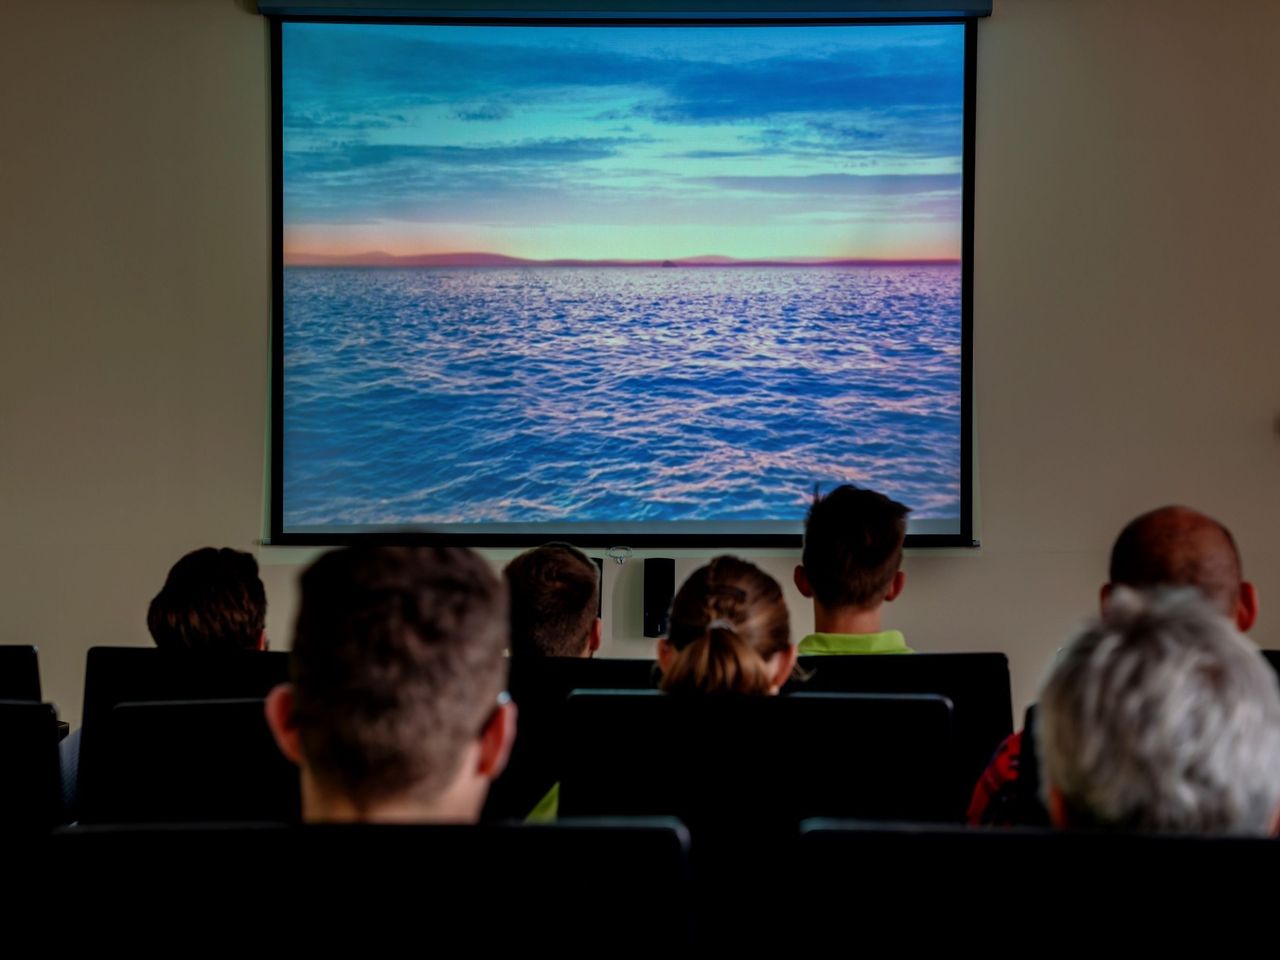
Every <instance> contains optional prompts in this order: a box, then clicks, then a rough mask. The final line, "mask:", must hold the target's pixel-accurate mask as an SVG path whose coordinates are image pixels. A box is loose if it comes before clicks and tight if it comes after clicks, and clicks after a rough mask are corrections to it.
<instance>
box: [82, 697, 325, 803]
mask: <svg viewBox="0 0 1280 960" xmlns="http://www.w3.org/2000/svg"><path fill="white" fill-rule="evenodd" d="M106 724H107V726H106V728H105V733H106V737H105V738H104V739H103V740H101V741H100V743H99V746H100V747H101V749H102V750H103V751H104V752H103V754H102V761H103V763H104V764H105V765H106V766H107V767H109V768H110V771H111V776H110V777H108V778H106V779H105V780H104V782H103V784H102V787H101V789H100V790H99V792H98V795H97V798H96V801H97V802H96V803H95V805H94V807H93V809H92V811H91V812H90V814H89V815H86V816H85V818H84V819H85V820H86V822H91V821H92V822H107V823H163V822H201V821H215V820H218V821H234V820H249V821H282V822H288V821H294V820H296V819H298V815H299V803H300V801H299V793H298V771H297V768H296V767H294V765H293V764H292V763H290V762H289V761H288V760H287V759H285V757H284V756H283V755H282V754H281V753H280V751H279V749H278V748H277V747H276V744H275V741H274V739H273V738H272V736H271V731H270V729H269V728H268V727H267V723H266V718H265V715H264V713H263V704H262V701H261V700H190V701H176V702H164V701H161V702H156V703H122V704H120V705H119V706H117V707H116V708H115V710H113V711H112V715H111V716H110V717H109V718H108V719H107V721H106Z"/></svg>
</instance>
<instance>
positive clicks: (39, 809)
mask: <svg viewBox="0 0 1280 960" xmlns="http://www.w3.org/2000/svg"><path fill="white" fill-rule="evenodd" d="M62 822H63V810H62V779H61V771H60V768H59V763H58V729H57V715H56V713H55V712H54V709H53V707H52V706H51V705H50V704H47V703H31V702H29V701H17V700H3V701H0V831H3V832H4V833H9V834H11V833H22V832H29V831H39V830H48V829H50V828H51V827H54V826H56V825H57V824H59V823H62Z"/></svg>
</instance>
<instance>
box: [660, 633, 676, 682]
mask: <svg viewBox="0 0 1280 960" xmlns="http://www.w3.org/2000/svg"><path fill="white" fill-rule="evenodd" d="M675 655H676V648H675V647H673V646H672V645H671V641H670V640H668V639H667V638H666V637H663V638H662V639H660V640H659V641H658V669H659V670H661V671H662V672H663V673H667V672H668V671H670V669H671V660H672V659H673V658H674V657H675Z"/></svg>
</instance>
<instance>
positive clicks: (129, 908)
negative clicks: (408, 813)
mask: <svg viewBox="0 0 1280 960" xmlns="http://www.w3.org/2000/svg"><path fill="white" fill-rule="evenodd" d="M47 846H48V852H49V855H48V856H47V857H46V860H47V861H48V867H47V869H49V871H50V872H51V874H52V876H54V877H57V878H68V877H73V878H76V888H77V889H83V890H84V891H86V892H87V893H86V895H85V896H84V897H83V898H77V901H76V923H78V924H82V923H86V922H90V923H91V922H93V920H94V919H95V918H105V919H106V920H107V921H108V922H107V923H105V924H104V925H103V927H102V928H101V929H100V930H98V929H95V937H97V936H101V937H102V942H100V943H99V942H95V946H96V948H98V949H102V948H103V947H109V946H118V945H121V943H123V944H124V945H127V946H129V947H131V948H132V949H131V950H130V952H131V953H137V952H139V948H146V947H155V946H167V947H171V946H172V945H173V944H172V943H171V942H169V941H170V938H171V937H173V936H176V937H177V938H178V940H177V941H176V942H178V943H185V944H188V945H190V944H192V943H198V944H199V946H200V947H201V950H202V952H203V950H204V949H205V948H207V947H208V946H210V944H211V943H216V944H217V945H218V946H219V947H221V946H222V945H223V943H224V942H225V941H226V940H231V941H232V942H233V943H234V942H236V941H238V942H239V945H240V947H241V948H243V945H244V943H245V939H246V938H247V937H251V938H252V942H253V943H256V944H259V945H261V944H263V943H274V942H276V941H280V940H283V941H284V942H283V943H282V944H281V945H282V946H288V947H290V949H291V950H297V949H299V947H300V946H306V947H308V948H310V947H317V946H318V947H323V948H325V949H326V950H327V951H330V952H331V951H333V950H334V949H335V947H336V946H338V945H340V944H341V945H344V946H348V945H356V946H358V947H359V952H358V954H357V955H377V954H378V953H383V952H389V951H391V950H395V951H396V952H402V951H403V950H404V948H405V945H406V944H413V945H416V947H415V948H416V949H420V950H421V951H423V952H425V953H426V954H428V955H440V956H452V955H465V954H466V953H474V954H477V955H480V954H481V953H483V952H487V951H488V950H490V949H493V948H497V947H506V948H512V947H518V948H521V949H522V950H523V951H524V952H528V951H529V950H530V948H531V947H532V946H533V945H535V944H537V945H543V946H549V945H554V946H555V948H556V949H557V950H558V951H563V950H570V951H573V952H577V951H580V950H581V951H585V950H586V949H591V950H592V951H593V952H601V953H608V952H612V950H613V948H614V947H615V946H616V945H620V944H625V945H626V949H627V950H628V951H629V950H630V949H632V948H634V947H636V946H641V945H643V946H648V947H660V946H668V947H680V946H682V945H685V944H687V942H688V940H689V925H688V920H687V917H688V904H689V901H690V897H689V893H688V889H687V887H688V873H687V863H686V858H687V849H688V841H687V836H686V834H685V832H684V830H683V828H682V827H681V826H680V825H679V824H676V823H673V822H671V821H654V820H650V821H643V822H617V821H615V822H600V823H590V824H572V823H566V824H556V825H551V826H540V827H534V826H530V827H524V826H481V827H460V826H370V825H355V826H327V827H279V828H269V827H266V828H264V827H249V826H244V827H226V826H219V827H205V828H203V829H196V828H192V827H182V828H151V829H147V828H101V827H98V828H72V829H69V830H65V831H61V832H60V833H58V834H56V835H54V836H53V837H51V838H50V840H49V843H48V845H47ZM51 888H52V886H51ZM43 893H44V895H45V896H48V890H47V889H46V890H45V891H43ZM654 898H659V899H660V900H661V901H662V907H661V911H660V913H657V914H655V912H654V911H652V910H647V909H645V908H644V905H645V904H646V903H649V902H652V901H653V900H654ZM113 936H114V938H116V939H113ZM193 938H194V939H193ZM141 952H142V953H143V954H144V955H145V954H147V953H150V952H152V951H151V950H148V949H142V951H141Z"/></svg>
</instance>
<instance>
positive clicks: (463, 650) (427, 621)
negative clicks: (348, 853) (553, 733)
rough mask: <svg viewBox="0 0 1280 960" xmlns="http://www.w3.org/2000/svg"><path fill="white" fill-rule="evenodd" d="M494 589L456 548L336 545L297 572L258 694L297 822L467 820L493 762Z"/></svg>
mask: <svg viewBox="0 0 1280 960" xmlns="http://www.w3.org/2000/svg"><path fill="white" fill-rule="evenodd" d="M508 637H509V624H508V609H507V596H506V588H505V586H504V584H503V583H502V581H501V580H500V579H499V578H498V577H497V576H496V575H495V574H494V573H493V571H492V570H491V569H490V568H489V566H488V564H486V563H485V561H484V560H483V559H481V558H480V556H479V555H477V554H475V553H473V552H472V551H470V550H465V549H459V548H447V549H446V548H414V547H361V548H348V549H344V550H337V551H334V552H332V553H329V554H326V555H325V556H323V557H321V558H320V559H319V560H317V561H316V562H315V563H314V564H312V566H311V567H310V568H309V569H308V570H307V571H306V572H305V573H304V574H303V575H302V580H301V599H300V608H299V611H298V619H297V624H296V627H295V631H294V639H293V649H292V671H291V672H292V682H291V683H288V684H284V685H281V686H279V687H277V688H276V689H275V690H273V691H272V692H271V694H270V695H269V696H268V698H267V720H268V723H269V724H270V726H271V729H272V732H273V733H274V734H275V737H276V741H277V743H279V745H280V749H281V751H282V752H283V753H284V754H285V756H287V757H288V758H289V759H290V760H292V761H294V762H295V763H297V764H298V766H299V767H300V769H301V777H302V806H303V818H304V819H305V820H307V821H308V822H326V821H327V822H335V821H367V822H374V821H379V822H474V821H475V820H476V819H477V818H478V817H479V814H480V809H481V807H482V805H483V804H484V799H485V795H486V793H487V792H488V788H489V783H490V781H491V780H493V778H495V777H496V776H497V775H498V774H499V773H500V772H501V771H502V767H503V765H504V764H505V763H506V758H507V755H508V753H509V751H510V748H511V742H512V739H513V737H514V735H515V708H514V706H512V705H511V704H510V703H509V700H508V698H507V696H506V694H505V691H504V687H505V685H506V661H505V658H504V657H503V651H504V649H505V648H506V646H507V642H508Z"/></svg>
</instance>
